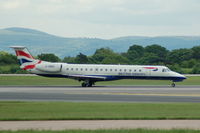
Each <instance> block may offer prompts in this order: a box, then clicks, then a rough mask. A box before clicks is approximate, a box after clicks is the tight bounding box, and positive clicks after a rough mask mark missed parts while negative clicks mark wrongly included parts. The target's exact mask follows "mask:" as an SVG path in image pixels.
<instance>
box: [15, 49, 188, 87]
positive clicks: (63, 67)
mask: <svg viewBox="0 0 200 133" xmlns="http://www.w3.org/2000/svg"><path fill="white" fill-rule="evenodd" d="M11 48H13V49H14V50H15V52H16V55H17V58H18V59H19V61H20V64H21V66H20V67H21V68H22V69H23V70H27V71H29V72H30V73H33V74H37V75H40V76H45V77H60V78H72V79H75V80H78V81H82V87H91V86H92V85H94V84H95V82H99V81H111V80H119V79H146V80H150V79H153V80H171V81H172V87H175V83H174V82H179V81H183V80H184V79H186V77H185V76H184V75H181V74H179V73H177V72H174V71H171V70H170V69H169V68H167V67H166V66H152V65H102V64H101V65H100V64H67V63H52V62H47V61H40V60H37V59H34V57H33V56H32V55H31V54H30V52H29V51H28V49H27V48H26V47H23V46H12V47H11Z"/></svg>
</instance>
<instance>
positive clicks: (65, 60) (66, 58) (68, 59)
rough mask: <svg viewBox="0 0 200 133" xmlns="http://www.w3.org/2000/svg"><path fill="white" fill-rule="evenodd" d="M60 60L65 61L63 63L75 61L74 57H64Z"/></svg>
mask: <svg viewBox="0 0 200 133" xmlns="http://www.w3.org/2000/svg"><path fill="white" fill-rule="evenodd" d="M62 62H65V63H75V57H70V56H68V57H65V58H64V59H63V60H62Z"/></svg>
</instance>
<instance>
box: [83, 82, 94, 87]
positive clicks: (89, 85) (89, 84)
mask: <svg viewBox="0 0 200 133" xmlns="http://www.w3.org/2000/svg"><path fill="white" fill-rule="evenodd" d="M81 85H82V87H92V85H94V82H92V81H84V82H83V83H82V84H81Z"/></svg>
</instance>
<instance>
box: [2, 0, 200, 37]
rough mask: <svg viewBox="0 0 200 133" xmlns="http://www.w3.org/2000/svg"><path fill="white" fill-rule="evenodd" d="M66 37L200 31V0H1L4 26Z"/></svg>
mask: <svg viewBox="0 0 200 133" xmlns="http://www.w3.org/2000/svg"><path fill="white" fill-rule="evenodd" d="M8 27H23V28H31V29H37V30H40V31H44V32H47V33H49V34H54V35H57V36H62V37H88V38H103V39H111V38H116V37H121V36H173V35H176V36H182V35H192V36H199V35H200V0H0V29H3V28H8Z"/></svg>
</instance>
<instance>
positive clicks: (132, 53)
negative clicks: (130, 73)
mask: <svg viewBox="0 0 200 133" xmlns="http://www.w3.org/2000/svg"><path fill="white" fill-rule="evenodd" d="M143 55H144V48H143V47H142V46H140V45H132V46H130V47H129V49H128V51H127V53H126V54H125V56H126V57H127V58H128V59H129V61H130V63H131V64H135V63H136V62H137V60H138V59H139V58H141V57H142V56H143Z"/></svg>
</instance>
